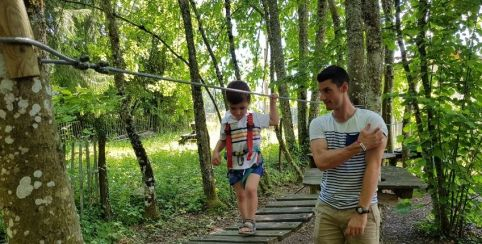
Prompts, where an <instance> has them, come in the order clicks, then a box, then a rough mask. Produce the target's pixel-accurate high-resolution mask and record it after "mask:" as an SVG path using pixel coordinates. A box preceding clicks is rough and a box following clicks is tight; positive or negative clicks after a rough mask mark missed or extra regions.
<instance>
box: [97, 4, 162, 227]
mask: <svg viewBox="0 0 482 244" xmlns="http://www.w3.org/2000/svg"><path fill="white" fill-rule="evenodd" d="M102 5H103V9H104V13H105V18H106V21H107V27H108V31H109V39H110V44H111V51H112V59H113V63H114V65H115V66H116V67H118V68H121V69H124V68H125V63H124V59H123V58H122V52H121V49H120V48H121V47H120V41H119V29H118V26H117V21H116V18H115V17H114V9H113V8H112V3H111V0H106V1H102ZM114 81H115V85H116V88H117V91H118V94H119V96H120V97H121V99H122V101H121V108H120V111H119V113H120V117H121V119H122V121H123V122H124V125H125V129H126V131H127V136H128V137H129V140H130V142H131V145H132V148H133V149H134V153H135V154H136V157H137V162H138V163H139V166H140V169H141V173H142V179H143V181H144V190H145V207H144V216H145V217H146V218H148V219H158V218H159V217H160V215H159V210H158V209H157V204H156V190H155V180H154V173H153V171H152V167H151V162H150V161H149V158H148V156H147V153H146V150H145V149H144V146H143V145H142V141H141V140H140V138H139V135H138V134H137V132H136V131H135V128H134V121H133V118H132V114H130V112H129V111H130V109H129V104H130V100H131V99H130V96H128V95H126V93H125V79H124V75H123V74H115V75H114Z"/></svg>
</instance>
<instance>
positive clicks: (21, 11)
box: [0, 0, 40, 79]
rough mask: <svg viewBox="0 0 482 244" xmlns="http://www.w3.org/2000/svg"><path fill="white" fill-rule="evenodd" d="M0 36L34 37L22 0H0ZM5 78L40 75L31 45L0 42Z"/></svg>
mask: <svg viewBox="0 0 482 244" xmlns="http://www.w3.org/2000/svg"><path fill="white" fill-rule="evenodd" d="M0 37H27V38H32V39H33V38H34V37H33V31H32V27H31V26H30V23H29V21H28V16H27V11H26V10H25V7H24V4H23V1H22V0H10V1H5V0H2V1H0ZM1 45H3V48H2V50H3V56H4V59H5V66H6V69H7V76H8V77H7V78H10V79H17V78H26V77H35V76H40V70H39V64H38V60H37V55H36V54H35V51H34V49H33V47H32V46H30V45H23V44H1Z"/></svg>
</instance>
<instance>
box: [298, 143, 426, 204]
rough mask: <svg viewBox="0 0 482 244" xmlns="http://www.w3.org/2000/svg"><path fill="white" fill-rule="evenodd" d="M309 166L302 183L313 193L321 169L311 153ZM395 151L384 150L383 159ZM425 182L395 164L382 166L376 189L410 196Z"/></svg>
mask: <svg viewBox="0 0 482 244" xmlns="http://www.w3.org/2000/svg"><path fill="white" fill-rule="evenodd" d="M308 156H309V158H310V161H311V162H310V167H311V168H309V169H307V170H306V171H305V173H304V177H303V185H305V186H309V187H310V192H311V193H315V192H317V191H319V190H320V183H321V177H322V174H323V171H321V170H319V169H318V168H316V165H315V163H314V160H313V155H312V154H311V153H309V154H308ZM395 157H397V155H396V153H390V152H385V153H383V159H387V160H390V159H393V158H395ZM426 187H427V184H425V183H423V182H422V181H421V180H420V179H419V178H418V177H416V176H414V175H412V174H411V173H410V172H408V170H407V169H406V168H400V167H396V166H382V168H381V176H380V179H379V181H378V191H382V190H391V191H393V193H395V194H396V195H397V196H398V197H400V198H404V199H405V198H412V195H413V190H414V189H417V188H418V189H425V188H426Z"/></svg>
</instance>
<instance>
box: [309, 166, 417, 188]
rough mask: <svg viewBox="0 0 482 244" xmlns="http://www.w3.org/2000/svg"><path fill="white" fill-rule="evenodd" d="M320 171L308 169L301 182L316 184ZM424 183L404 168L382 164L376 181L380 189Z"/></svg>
mask: <svg viewBox="0 0 482 244" xmlns="http://www.w3.org/2000/svg"><path fill="white" fill-rule="evenodd" d="M321 176H322V173H321V171H320V170H318V169H308V170H307V171H306V172H305V177H304V178H303V184H304V185H307V186H318V187H319V185H320V182H321ZM425 187H426V184H425V183H423V182H422V181H421V180H420V179H419V178H417V177H415V176H413V175H412V174H410V173H409V172H408V171H407V170H406V169H404V168H400V167H394V166H383V167H382V175H381V181H380V182H378V188H380V189H396V188H425Z"/></svg>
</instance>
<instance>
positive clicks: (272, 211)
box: [256, 207, 313, 215]
mask: <svg viewBox="0 0 482 244" xmlns="http://www.w3.org/2000/svg"><path fill="white" fill-rule="evenodd" d="M312 212H313V207H284V208H261V209H258V211H256V215H263V214H288V213H312Z"/></svg>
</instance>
